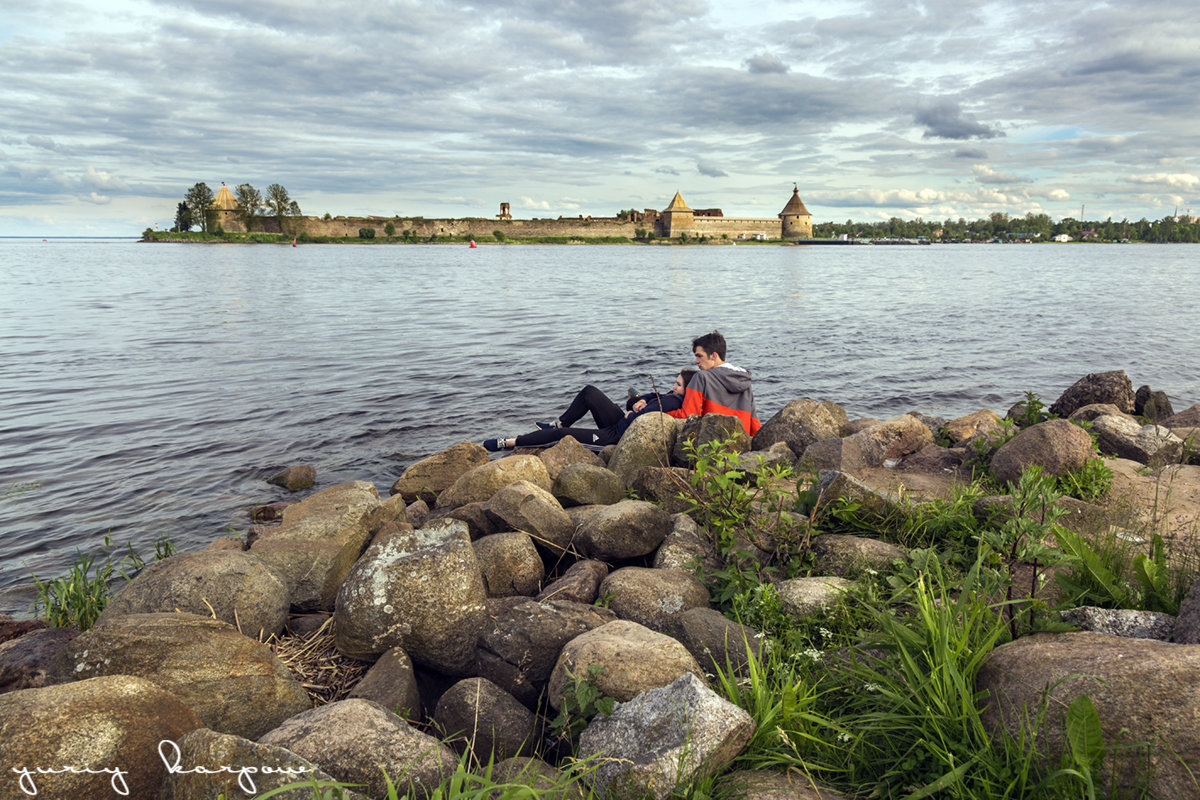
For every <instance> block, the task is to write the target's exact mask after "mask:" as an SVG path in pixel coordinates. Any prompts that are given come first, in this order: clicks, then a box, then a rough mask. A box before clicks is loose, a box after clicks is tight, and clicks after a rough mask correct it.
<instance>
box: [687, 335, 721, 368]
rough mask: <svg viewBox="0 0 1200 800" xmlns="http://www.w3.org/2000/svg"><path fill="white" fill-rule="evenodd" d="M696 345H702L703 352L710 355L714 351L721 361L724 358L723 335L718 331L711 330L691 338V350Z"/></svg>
mask: <svg viewBox="0 0 1200 800" xmlns="http://www.w3.org/2000/svg"><path fill="white" fill-rule="evenodd" d="M697 347H703V348H704V352H705V353H708V354H709V355H710V356H711V355H712V354H713V353H716V354H717V355H718V356H720V357H721V360H722V361H724V360H725V337H724V336H722V335H721V332H720V331H713V332H712V333H706V334H704V335H703V336H697V337H696V338H695V339H692V350H693V351H695V349H696V348H697Z"/></svg>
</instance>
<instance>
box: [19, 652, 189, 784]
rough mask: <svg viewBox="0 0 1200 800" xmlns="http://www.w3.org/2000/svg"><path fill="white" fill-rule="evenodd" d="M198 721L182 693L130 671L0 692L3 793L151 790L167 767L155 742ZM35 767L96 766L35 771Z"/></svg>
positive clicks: (179, 734) (177, 735) (177, 734)
mask: <svg viewBox="0 0 1200 800" xmlns="http://www.w3.org/2000/svg"><path fill="white" fill-rule="evenodd" d="M200 726H201V722H200V720H199V718H198V717H197V716H196V714H195V712H194V711H192V709H190V708H189V707H188V706H187V705H186V704H185V703H184V702H183V701H181V700H180V699H179V698H177V697H175V696H174V695H173V694H171V693H170V692H168V691H166V690H165V689H163V688H161V687H160V686H158V685H157V684H156V683H153V682H151V681H150V680H148V679H146V678H139V677H135V676H132V675H111V676H106V677H100V678H92V679H90V680H82V681H78V682H76V683H66V684H62V685H57V686H46V687H43V688H41V689H24V690H22V691H18V692H9V693H7V694H3V695H0V765H3V768H4V785H5V792H4V797H6V798H9V797H11V798H17V797H28V796H33V795H34V794H36V795H37V796H38V797H48V798H79V800H84V798H93V797H95V798H101V797H118V796H121V795H122V794H123V795H125V796H127V797H136V798H152V797H158V792H159V787H160V786H161V785H162V781H163V778H164V777H165V775H166V769H167V768H166V765H165V764H164V763H163V762H162V760H161V759H160V758H159V757H158V755H157V750H158V743H159V742H161V741H163V740H170V741H178V740H179V739H181V738H183V736H184V734H186V733H188V732H189V731H193V730H195V729H197V728H199V727H200ZM39 767H41V768H43V769H55V768H63V767H77V768H78V769H80V770H83V769H92V770H95V772H93V773H90V774H89V773H85V772H62V773H58V774H54V775H41V774H38V773H37V769H38V768H39ZM21 770H27V771H28V772H29V773H30V774H29V775H26V774H25V773H24V772H21ZM118 771H119V772H120V774H119V775H118V774H117V772H118ZM120 790H124V791H120Z"/></svg>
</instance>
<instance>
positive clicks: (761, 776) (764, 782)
mask: <svg viewBox="0 0 1200 800" xmlns="http://www.w3.org/2000/svg"><path fill="white" fill-rule="evenodd" d="M721 787H722V788H723V789H726V790H727V791H728V792H729V800H852V798H851V797H850V796H849V795H845V794H842V793H841V792H839V791H837V790H836V789H831V788H829V787H828V786H826V785H825V784H823V783H817V782H816V781H814V780H813V779H812V777H811V776H809V775H802V774H797V773H793V772H776V771H774V770H766V769H756V770H739V771H737V772H730V773H728V774H727V775H725V777H724V778H723V779H722V781H721Z"/></svg>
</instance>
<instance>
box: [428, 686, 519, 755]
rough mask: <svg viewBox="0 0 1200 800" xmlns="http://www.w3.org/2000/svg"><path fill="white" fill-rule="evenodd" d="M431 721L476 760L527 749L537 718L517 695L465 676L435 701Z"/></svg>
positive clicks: (453, 743)
mask: <svg viewBox="0 0 1200 800" xmlns="http://www.w3.org/2000/svg"><path fill="white" fill-rule="evenodd" d="M433 719H434V721H435V722H436V723H437V724H438V726H439V727H440V728H441V730H442V732H443V734H444V735H445V736H449V737H452V738H451V741H450V745H451V746H453V747H455V748H456V749H458V750H460V751H465V750H468V749H469V750H471V752H472V753H473V754H474V756H475V758H476V759H478V760H479V762H480V763H483V764H486V763H488V761H489V760H495V761H501V760H503V759H506V758H511V757H512V756H517V755H520V754H521V753H522V751H524V752H531V751H532V750H533V745H534V743H535V740H536V735H537V734H536V729H537V718H536V717H534V715H533V712H532V711H530V710H529V709H527V708H526V707H525V706H523V705H521V702H520V701H519V700H517V698H515V697H513V696H512V695H511V694H509V693H508V692H506V691H504V690H503V689H501V688H500V687H499V686H497V685H496V684H494V683H492V682H491V681H489V680H488V679H487V678H466V679H464V680H461V681H459V682H458V683H456V684H454V685H453V686H451V687H450V688H449V689H447V690H446V691H445V692H444V693H443V694H442V697H441V699H440V700H438V704H437V710H436V711H435V712H434V714H433Z"/></svg>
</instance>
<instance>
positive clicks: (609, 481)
mask: <svg viewBox="0 0 1200 800" xmlns="http://www.w3.org/2000/svg"><path fill="white" fill-rule="evenodd" d="M551 494H553V495H554V496H555V497H556V498H558V500H559V502H560V503H562V504H563V505H564V506H587V505H606V506H607V505H612V504H613V503H616V502H618V501H619V500H620V499H621V497H622V496H624V494H625V487H624V486H622V485H621V479H620V478H618V477H617V473H615V472H613V471H612V470H610V469H608V468H607V467H603V466H597V465H595V464H591V463H583V462H580V463H576V464H569V465H567V466H565V467H563V468H562V470H560V471H559V473H558V477H556V478H555V479H554V489H553V490H552V491H551Z"/></svg>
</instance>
